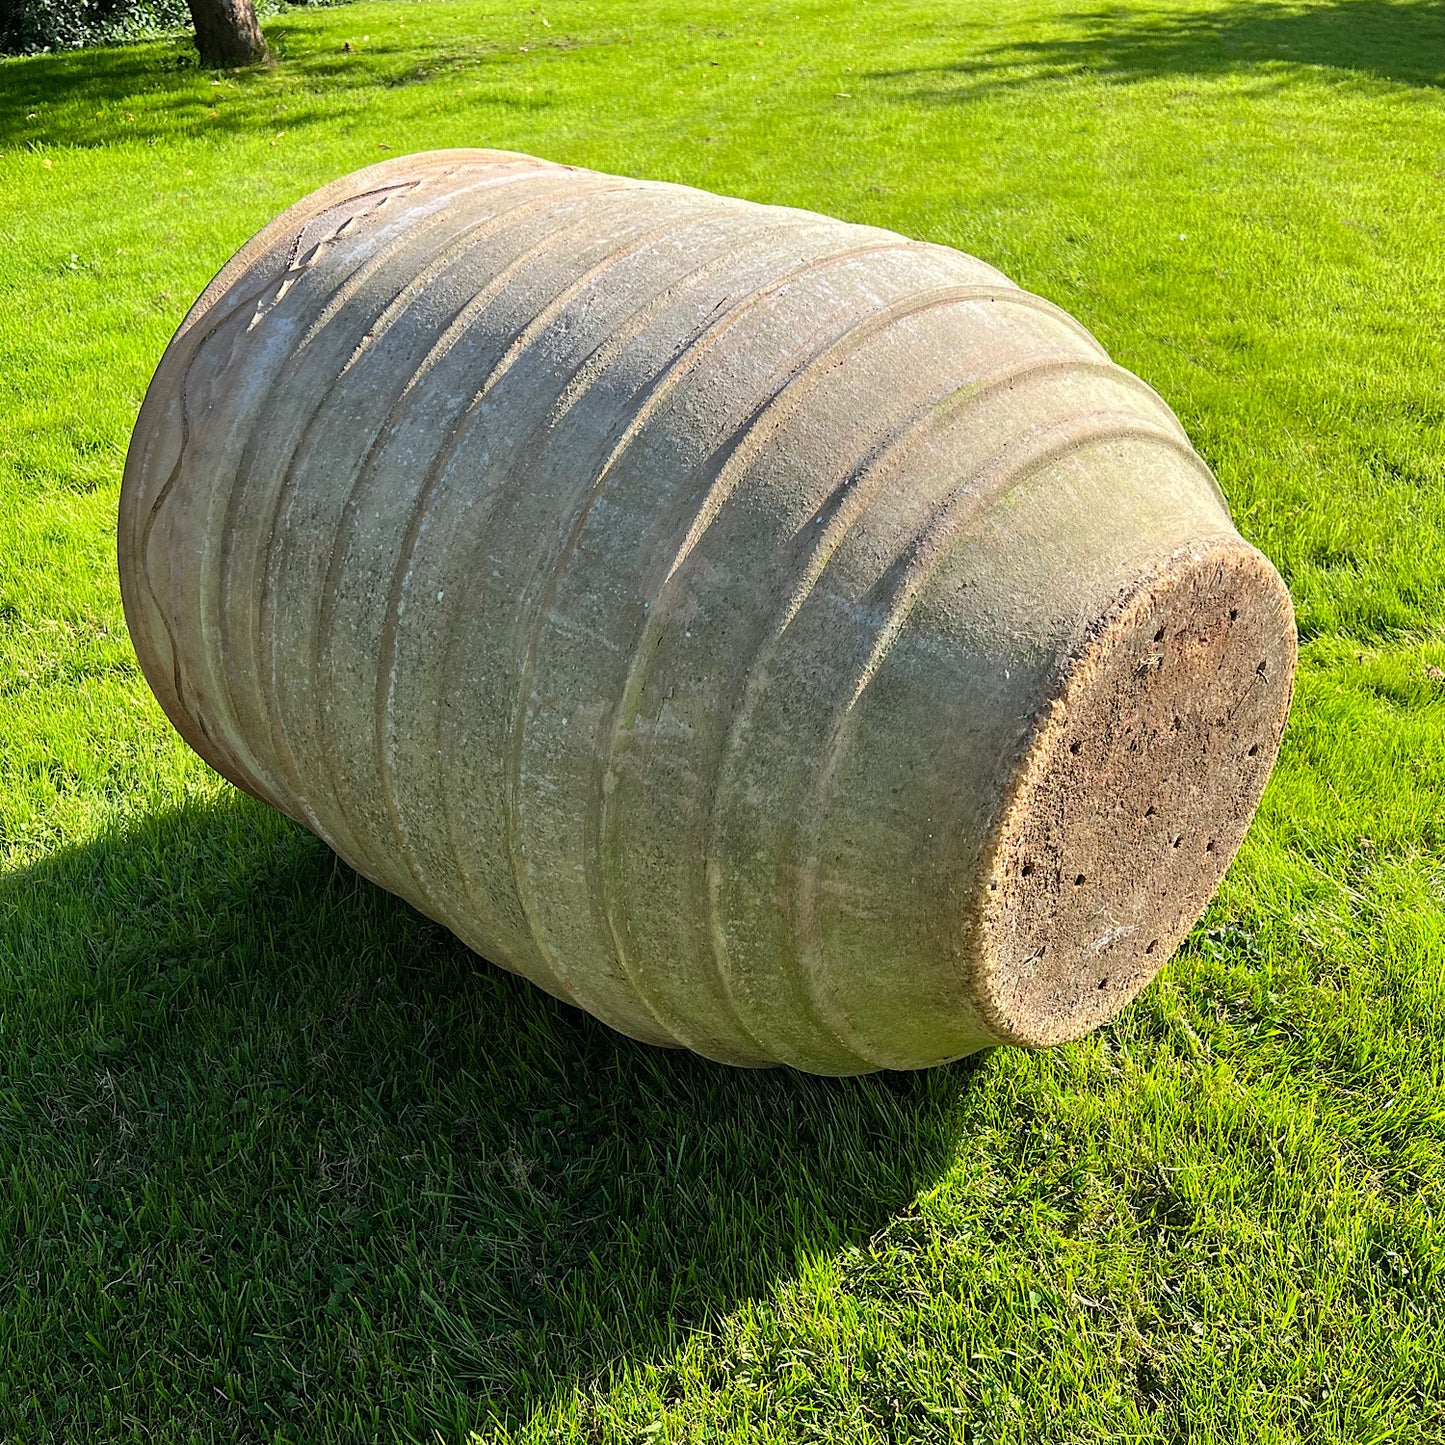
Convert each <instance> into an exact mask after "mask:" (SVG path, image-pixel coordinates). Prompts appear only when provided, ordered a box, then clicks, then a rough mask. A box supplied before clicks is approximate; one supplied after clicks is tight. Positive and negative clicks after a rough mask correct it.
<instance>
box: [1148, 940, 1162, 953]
mask: <svg viewBox="0 0 1445 1445" xmlns="http://www.w3.org/2000/svg"><path fill="white" fill-rule="evenodd" d="M1158 947H1159V940H1158V939H1157V938H1151V939H1150V940H1149V946H1148V947H1147V948H1146V949H1145V950H1144V952H1145V953H1153V952H1154V950H1155V949H1156V948H1158Z"/></svg>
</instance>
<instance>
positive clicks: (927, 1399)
mask: <svg viewBox="0 0 1445 1445" xmlns="http://www.w3.org/2000/svg"><path fill="white" fill-rule="evenodd" d="M1440 16H1441V12H1440V10H1439V7H1438V6H1436V5H1433V4H1427V3H1409V0H1405V3H1398V4H1389V3H1380V0H1339V3H1333V4H1318V5H1294V6H1282V5H1272V4H1271V5H1262V4H1198V3H1195V4H1190V3H1185V0H1178V3H1174V4H1167V3H1166V4H1151V5H1149V6H1148V7H1131V8H1128V9H1125V8H1122V7H1100V8H1099V9H1096V10H1082V9H1080V7H1079V6H1078V4H1077V3H1074V4H1070V5H1068V6H1065V5H1062V4H1057V3H1053V4H1051V3H1047V0H1023V3H1013V0H1009V3H1005V0H980V3H977V4H973V5H970V6H969V7H967V8H966V9H964V8H961V7H954V6H946V5H943V4H940V3H936V0H928V3H923V0H907V3H904V0H874V3H869V4H861V3H857V4H849V5H842V4H838V3H836V0H826V3H823V0H810V3H806V4H800V5H792V6H788V7H779V6H775V5H768V4H760V3H736V0H733V3H728V4H725V5H722V6H719V7H714V8H711V9H710V10H709V11H708V12H707V14H706V16H703V15H701V14H700V13H699V12H698V11H697V10H696V9H695V8H688V7H681V6H670V5H666V4H664V5H661V6H657V7H650V8H649V9H648V10H646V11H645V12H644V11H642V10H640V9H638V8H635V7H622V6H618V5H615V4H611V3H603V4H597V5H589V4H585V3H571V0H569V3H563V4H559V5H556V6H547V7H544V8H540V9H538V10H536V11H527V12H517V11H514V10H512V9H508V8H504V7H501V6H498V5H496V4H494V3H491V0H486V3H478V0H454V3H442V0H432V3H425V4H405V3H398V4H389V5H379V4H365V5H356V6H352V7H347V8H345V9H337V10H329V11H321V12H317V13H315V14H308V13H305V12H300V11H293V12H290V13H288V14H287V15H286V16H285V17H284V18H283V19H281V20H278V21H275V22H273V23H271V24H270V25H269V26H268V36H269V38H270V39H271V41H272V43H273V45H274V47H275V48H276V49H277V51H278V52H279V53H280V54H281V56H282V57H283V61H282V63H281V64H280V65H279V66H277V67H276V68H274V69H272V70H268V71H265V72H258V73H255V74H249V73H239V74H234V75H223V76H211V75H207V74H204V73H201V72H198V71H196V70H195V69H194V68H193V67H191V66H190V65H189V64H188V63H187V57H186V48H185V47H184V46H183V45H180V44H178V43H176V42H169V41H161V42H155V43H151V44H146V45H136V46H128V47H116V48H111V49H106V50H100V51H95V52H89V53H80V54H68V55H62V56H42V57H35V58H31V59H26V60H23V61H11V62H5V63H0V147H3V149H0V184H3V194H4V196H5V197H6V204H5V205H4V207H3V208H0V773H3V779H4V787H3V789H0V847H3V850H4V851H3V870H4V871H3V873H0V1439H4V1440H5V1441H7V1442H8V1441H10V1440H16V1441H29V1440H47V1439H52V1438H67V1439H71V1438H88V1437H89V1438H98V1439H105V1440H142V1439H144V1440H153V1439H177V1440H181V1439H216V1440H228V1441H229V1440H237V1439H244V1440H251V1439H255V1440H275V1441H280V1440H287V1441H312V1440H338V1441H341V1440H345V1441H352V1440H372V1439H375V1440H392V1439H398V1438H401V1439H416V1440H420V1439H429V1438H433V1436H432V1433H431V1432H436V1431H439V1432H441V1434H442V1436H443V1437H444V1438H446V1439H448V1440H451V1439H463V1438H465V1437H466V1436H467V1434H468V1433H469V1432H471V1431H478V1432H480V1433H481V1434H482V1435H483V1436H484V1437H485V1438H496V1439H518V1440H535V1441H543V1440H553V1439H564V1440H577V1441H588V1442H591V1441H612V1440H616V1441H623V1440H628V1441H630V1440H646V1441H699V1442H700V1441H703V1440H732V1441H755V1440H763V1441H769V1440H777V1441H783V1440H787V1441H794V1440H813V1439H816V1440H826V1441H869V1442H873V1441H915V1440H919V1441H963V1440H968V1441H971V1442H978V1441H986V1440H1008V1441H1020V1442H1022V1441H1035V1440H1049V1441H1060V1442H1063V1441H1075V1440H1082V1439H1099V1438H1128V1439H1131V1440H1149V1441H1160V1442H1165V1441H1168V1442H1179V1441H1194V1440H1200V1441H1205V1440H1210V1441H1213V1440H1221V1441H1222V1440H1239V1439H1249V1440H1251V1441H1254V1440H1260V1441H1293V1440H1309V1441H1370V1442H1384V1441H1400V1442H1412V1445H1413V1442H1416V1441H1426V1442H1428V1441H1439V1440H1445V1406H1442V1400H1445V1380H1442V1364H1441V1350H1440V1347H1439V1341H1440V1339H1441V1338H1445V1239H1442V1226H1441V1222H1440V1221H1441V1216H1442V1208H1445V822H1442V816H1445V815H1442V812H1441V808H1440V804H1439V799H1440V798H1441V797H1442V796H1445V584H1442V580H1441V579H1442V578H1445V464H1442V457H1445V402H1442V400H1441V397H1442V391H1441V385H1440V379H1441V377H1442V375H1445V324H1442V323H1445V286H1442V281H1445V253H1442V250H1441V248H1440V247H1439V246H1438V245H1436V244H1433V243H1430V242H1429V240H1428V238H1431V237H1439V236H1441V235H1445V191H1442V185H1441V176H1442V175H1445V94H1442V91H1441V88H1440V79H1441V68H1442V67H1441V60H1440V57H1441V26H1442V22H1441V18H1440ZM544 20H545V21H547V22H548V23H547V24H545V25H544V24H543V23H542V22H543V21H544ZM347 45H349V46H350V49H349V50H348V49H346V48H345V47H346V46H347ZM465 144H480V145H498V146H503V147H507V148H512V149H519V150H530V151H535V152H538V153H540V154H544V155H547V156H549V157H552V158H555V159H561V160H567V161H575V162H579V163H582V164H589V165H595V166H599V167H601V168H603V169H611V170H617V171H624V172H629V173H634V174H640V175H649V176H655V177H658V178H661V179H669V180H680V181H686V182H688V183H692V184H698V185H703V186H708V187H711V188H714V189H719V190H724V191H729V192H732V193H735V194H743V195H748V196H752V197H755V198H757V199H761V200H770V201H778V202H783V203H787V204H794V205H804V206H808V207H811V208H814V209H818V210H822V211H826V212H830V213H833V214H838V215H843V216H845V217H848V218H850V219H857V220H862V221H868V222H872V223H874V224H880V225H885V226H891V227H894V228H895V229H899V230H902V231H905V232H908V233H909V234H913V235H919V236H924V237H927V238H929V239H933V240H938V241H943V242H946V243H948V244H952V245H958V246H961V247H963V248H964V249H967V250H970V251H973V252H975V253H976V254H979V255H981V256H983V257H985V258H986V259H988V260H989V261H991V262H993V263H994V264H996V265H998V266H1000V267H1002V268H1003V269H1005V270H1006V271H1008V272H1009V273H1010V274H1012V275H1013V276H1015V277H1016V279H1018V280H1019V281H1020V282H1022V283H1023V284H1024V285H1027V286H1029V287H1030V288H1032V289H1034V290H1037V291H1039V292H1041V293H1042V294H1044V295H1047V296H1049V297H1050V298H1052V299H1053V300H1055V301H1058V302H1059V303H1060V304H1062V305H1064V306H1065V307H1066V308H1067V309H1069V310H1070V311H1072V312H1073V313H1074V314H1076V315H1078V316H1079V317H1080V319H1082V320H1083V321H1084V322H1085V323H1086V324H1088V325H1089V326H1090V327H1091V328H1092V329H1093V330H1094V331H1095V332H1096V333H1097V334H1098V335H1099V336H1100V337H1101V339H1103V340H1104V341H1105V343H1106V344H1107V345H1108V346H1109V347H1110V349H1111V350H1112V351H1113V352H1114V354H1115V355H1116V357H1118V359H1119V360H1121V361H1122V362H1124V364H1126V365H1128V366H1130V367H1132V368H1133V369H1135V370H1136V371H1138V372H1139V373H1140V374H1141V375H1143V376H1144V377H1145V378H1146V379H1147V380H1148V381H1150V382H1151V383H1152V384H1153V385H1154V386H1156V387H1157V388H1158V389H1159V390H1160V391H1161V392H1162V393H1163V394H1164V395H1165V397H1166V398H1168V399H1169V401H1170V402H1171V404H1173V405H1174V406H1175V408H1176V409H1177V410H1178V411H1179V413H1180V415H1181V417H1182V419H1183V420H1184V421H1185V423H1186V425H1187V426H1188V428H1189V430H1190V433H1191V435H1192V436H1193V437H1194V438H1195V440H1196V442H1197V443H1198V445H1199V446H1200V447H1201V449H1202V450H1203V452H1204V453H1205V455H1206V456H1207V457H1208V459H1209V460H1210V462H1211V464H1212V465H1213V466H1214V467H1215V469H1216V471H1217V472H1218V474H1219V476H1220V478H1221V481H1222V483H1223V485H1224V487H1225V490H1226V492H1227V493H1228V495H1229V497H1230V500H1231V503H1232V505H1233V506H1234V508H1235V512H1236V517H1237V519H1238V521H1239V523H1240V525H1241V527H1242V529H1243V530H1244V532H1245V533H1246V535H1247V536H1249V537H1250V539H1251V540H1253V541H1255V542H1256V543H1257V544H1258V545H1260V546H1262V547H1263V548H1264V549H1265V550H1266V551H1267V552H1268V553H1269V554H1270V556H1271V557H1272V558H1273V559H1274V560H1275V561H1276V563H1277V564H1278V565H1279V566H1280V567H1281V569H1282V570H1283V572H1284V573H1285V576H1286V578H1287V580H1288V581H1289V583H1290V586H1291V589H1292V591H1293V594H1294V596H1295V599H1296V604H1297V607H1298V610H1299V618H1300V624H1301V632H1302V638H1303V641H1304V647H1303V653H1302V665H1301V672H1300V679H1299V688H1298V697H1297V702H1296V707H1295V712H1294V715H1293V718H1292V721H1291V724H1290V729H1289V731H1288V733H1287V735H1286V739H1285V746H1284V751H1283V754H1282V758H1281V763H1280V767H1279V769H1278V770H1277V772H1276V775H1275V778H1274V780H1273V782H1272V783H1271V786H1270V789H1269V791H1268V793H1267V795H1266V798H1265V802H1264V806H1263V808H1262V810H1261V813H1260V816H1259V818H1258V820H1257V821H1256V824H1255V826H1254V828H1253V830H1252V832H1251V835H1250V839H1249V840H1248V842H1247V844H1246V847H1245V849H1244V850H1243V852H1242V853H1241V855H1240V857H1239V859H1238V860H1237V862H1236V864H1235V866H1234V868H1233V869H1232V870H1231V873H1230V875H1229V878H1228V879H1227V880H1226V884H1225V887H1224V889H1223V890H1222V892H1221V894H1220V896H1219V898H1218V899H1217V900H1216V902H1215V904H1214V905H1213V906H1212V907H1211V909H1210V912H1209V914H1208V915H1207V917H1206V918H1205V919H1204V920H1203V922H1202V923H1201V925H1200V927H1199V928H1198V929H1196V931H1195V933H1194V935H1193V936H1192V937H1191V939H1190V941H1189V943H1188V944H1187V945H1186V947H1185V948H1184V950H1182V952H1181V955H1180V956H1179V957H1178V958H1177V959H1176V960H1175V961H1174V962H1173V964H1172V965H1171V966H1170V967H1169V968H1168V969H1167V970H1166V971H1165V973H1164V975H1163V976H1162V977H1161V978H1160V979H1159V980H1158V981H1157V982H1156V984H1155V985H1154V986H1153V987H1152V988H1151V989H1150V990H1149V991H1148V992H1147V993H1146V994H1145V996H1144V997H1143V998H1142V999H1141V1000H1140V1001H1139V1002H1138V1003H1137V1004H1136V1005H1135V1006H1134V1007H1132V1008H1131V1009H1130V1010H1128V1011H1127V1012H1126V1014H1125V1015H1124V1016H1123V1017H1122V1018H1121V1019H1119V1020H1118V1021H1117V1022H1116V1023H1115V1024H1114V1025H1112V1026H1110V1027H1109V1028H1107V1029H1105V1030H1103V1031H1101V1032H1100V1033H1099V1034H1098V1035H1096V1036H1094V1037H1092V1038H1090V1039H1088V1040H1085V1041H1083V1042H1082V1043H1079V1044H1076V1045H1072V1046H1069V1047H1067V1048H1064V1049H1061V1050H1058V1051H1056V1052H1054V1053H1052V1054H1049V1055H1027V1054H1022V1053H1016V1052H1007V1051H1004V1052H998V1053H995V1054H992V1055H989V1056H986V1057H984V1058H982V1059H980V1060H977V1061H971V1062H968V1063H965V1064H963V1065H960V1066H956V1067H954V1068H951V1069H944V1070H939V1071H935V1072H933V1073H930V1074H927V1075H922V1076H909V1077H902V1078H895V1077H886V1078H877V1079H871V1080H852V1081H824V1080H814V1079H807V1078H802V1077H799V1076H795V1075H791V1074H786V1073H780V1072H765V1073H746V1072H737V1071H729V1070H724V1069H721V1068H716V1067H714V1066H711V1065H708V1064H705V1063H702V1062H700V1061H697V1060H695V1059H691V1058H689V1057H687V1056H684V1055H679V1054H669V1053H662V1052H658V1051H653V1050H649V1049H645V1048H642V1047H640V1046H637V1045H633V1044H631V1043H628V1042H627V1041H625V1040H620V1039H618V1038H617V1037H615V1036H614V1035H612V1034H610V1033H609V1032H608V1031H607V1030H605V1029H604V1028H602V1027H601V1026H600V1025H597V1024H595V1023H593V1022H592V1021H590V1020H588V1019H586V1018H584V1017H582V1016H580V1015H578V1014H576V1013H574V1012H572V1011H571V1010H568V1009H566V1008H564V1007H562V1006H560V1005H558V1004H556V1003H554V1002H553V1001H551V1000H549V999H547V998H545V997H544V996H543V995H541V994H540V993H538V992H537V991H536V990H534V989H532V988H530V987H528V986H527V985H524V984H523V983H521V982H520V981H518V980H515V979H512V978H510V977H508V976H506V975H504V974H501V973H500V972H498V971H495V970H491V969H488V968H484V967H480V966H479V965H477V964H476V962H475V961H474V960H473V959H471V958H470V956H469V955H467V954H466V953H465V952H464V951H463V950H462V949H461V948H460V947H459V946H458V945H456V944H455V943H453V942H452V941H451V940H449V939H448V938H447V937H446V936H445V935H444V934H443V933H441V932H440V931H439V930H437V929H436V928H434V927H432V926H431V925H430V924H427V923H426V922H424V921H423V920H421V919H419V918H418V917H417V916H416V915H415V914H414V913H412V912H411V911H410V910H408V909H407V908H405V907H404V906H403V905H401V904H400V903H398V902H396V901H395V900H393V899H391V898H389V897H387V896H385V895H383V894H380V893H378V892H377V891H376V890H375V889H373V888H371V887H370V886H369V885H367V884H365V883H364V882H361V881H360V880H358V879H357V878H355V877H354V876H353V875H351V874H350V873H349V872H348V871H347V870H346V869H344V867H342V866H340V865H338V864H336V863H335V862H334V861H333V860H332V859H331V857H330V855H329V854H328V853H327V851H326V850H325V849H324V848H323V847H322V845H320V844H319V843H318V842H316V841H315V840H313V839H311V838H310V837H309V835H306V834H304V833H303V832H301V831H300V830H299V829H297V828H296V827H294V826H293V825H292V824H290V823H289V822H287V821H286V820H284V819H282V818H280V817H278V816H275V815H272V814H270V813H268V812H267V811H266V810H264V809H263V808H261V807H259V806H258V805H255V804H253V803H251V802H250V801H248V800H245V799H242V798H239V797H237V796H236V795H235V794H234V793H233V792H231V791H230V790H229V789H227V788H226V787H225V786H224V785H223V784H221V783H219V782H218V781H217V780H216V779H215V778H214V777H213V776H211V775H209V774H208V773H207V772H206V770H205V769H204V768H203V767H202V766H201V765H200V764H199V763H198V762H197V761H196V760H195V759H193V758H192V757H190V756H189V754H188V753H187V752H186V750H185V749H184V747H183V746H182V745H181V744H180V743H179V741H178V740H177V739H175V738H174V736H173V735H172V734H171V733H170V731H169V729H168V727H167V726H166V724H165V722H164V719H163V718H162V717H161V715H160V713H159V711H158V709H157V708H156V707H155V706H154V704H153V702H152V701H151V700H150V698H149V695H148V693H147V692H146V690H145V687H144V683H143V682H142V680H141V679H140V677H139V674H138V672H137V670H136V667H135V662H134V657H133V655H132V653H131V650H130V646H129V643H128V640H127V639H126V636H125V632H124V625H123V622H122V620H121V616H120V608H119V599H118V595H117V591H116V586H115V582H114V575H113V574H114V562H113V538H112V526H113V516H114V509H115V499H116V488H117V485H118V479H119V472H120V465H121V460H122V457H123V451H124V446H125V443H126V440H127V438H128V434H129V428H130V425H131V422H132V421H133V418H134V414H135V409H136V407H137V405H138V404H139V400H140V396H141V394H142V391H143V389H144V386H145V383H146V381H147V380H148V379H149V376H150V373H151V370H152V368H153V367H154V365H155V362H156V360H157V359H158V357H159V354H160V352H161V350H162V348H163V347H164V345H165V342H166V340H167V338H168V336H169V335H170V333H171V331H172V330H173V329H174V327H175V325H176V324H177V323H178V322H179V319H180V317H181V316H182V314H183V313H184V311H185V309H186V307H187V306H188V305H189V303H190V301H191V300H192V299H193V298H194V296H195V295H196V294H197V293H198V292H199V290H200V289H201V287H202V286H203V285H204V283H205V281H206V280H207V279H208V277H209V276H210V275H211V274H212V272H214V270H215V269H217V268H218V267H219V266H220V265H221V263H222V262H223V261H224V260H225V259H226V258H227V257H228V256H229V255H230V254H231V253H232V252H233V251H234V249H235V248H236V247H237V246H238V245H239V244H240V242H241V241H242V240H243V239H244V238H245V237H246V236H247V235H248V234H250V232H251V231H253V230H254V229H256V228H257V227H258V226H260V225H261V224H262V223H263V222H264V221H265V220H267V219H268V218H269V217H270V216H271V215H273V214H274V213H275V212H276V211H277V210H278V209H280V208H281V207H282V206H283V205H285V204H287V203H289V202H290V201H292V200H294V199H296V198H297V197H299V196H300V195H302V194H304V193H305V192H306V191H307V190H309V189H311V188H313V187H314V186H316V185H319V184H321V183H322V182H324V181H325V180H328V179H330V178H332V177H334V176H335V175H338V174H340V173H342V172H343V171H345V170H347V169H350V168H353V167H355V166H359V165H362V164H365V163H367V162H368V161H371V160H374V159H377V158H378V157H379V156H381V155H384V154H387V153H388V152H390V153H397V152H402V151H407V150H415V149H424V148H429V147H438V146H449V145H465Z"/></svg>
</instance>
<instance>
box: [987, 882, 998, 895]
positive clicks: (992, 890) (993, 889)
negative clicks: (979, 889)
mask: <svg viewBox="0 0 1445 1445" xmlns="http://www.w3.org/2000/svg"><path fill="white" fill-rule="evenodd" d="M988 891H989V892H990V893H997V892H998V884H997V883H990V884H989V885H988Z"/></svg>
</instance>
